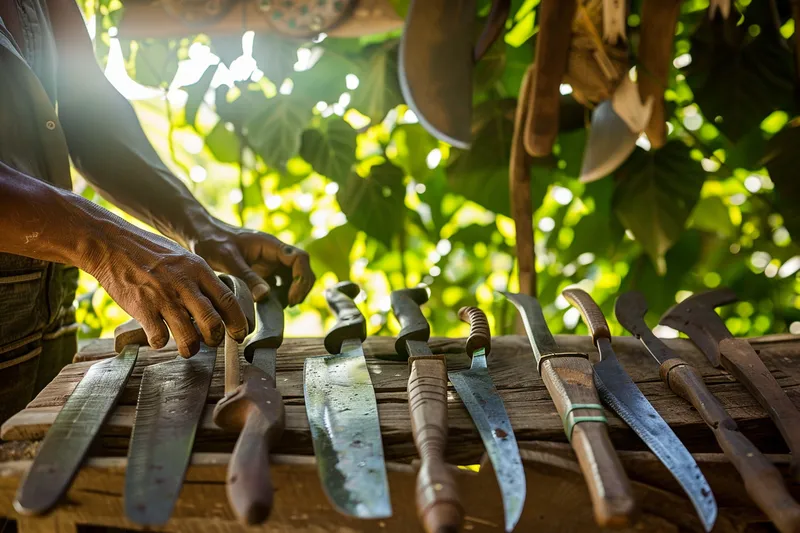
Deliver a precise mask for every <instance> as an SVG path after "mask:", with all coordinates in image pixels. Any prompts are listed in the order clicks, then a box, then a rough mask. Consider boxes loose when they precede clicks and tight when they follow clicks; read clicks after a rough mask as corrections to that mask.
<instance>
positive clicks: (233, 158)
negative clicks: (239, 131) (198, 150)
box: [205, 120, 240, 163]
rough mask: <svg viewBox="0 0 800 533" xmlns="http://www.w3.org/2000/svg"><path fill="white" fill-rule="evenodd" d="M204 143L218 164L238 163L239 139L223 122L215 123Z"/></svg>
mask: <svg viewBox="0 0 800 533" xmlns="http://www.w3.org/2000/svg"><path fill="white" fill-rule="evenodd" d="M205 141H206V146H208V149H209V151H211V154H212V155H213V156H214V157H215V158H216V159H217V161H219V162H220V163H238V162H239V152H240V143H239V137H238V136H237V135H236V132H234V131H233V130H232V129H228V128H227V127H225V123H224V122H223V121H221V120H220V121H219V122H217V124H216V126H214V128H213V129H212V130H211V131H210V132H209V133H208V135H206V139H205Z"/></svg>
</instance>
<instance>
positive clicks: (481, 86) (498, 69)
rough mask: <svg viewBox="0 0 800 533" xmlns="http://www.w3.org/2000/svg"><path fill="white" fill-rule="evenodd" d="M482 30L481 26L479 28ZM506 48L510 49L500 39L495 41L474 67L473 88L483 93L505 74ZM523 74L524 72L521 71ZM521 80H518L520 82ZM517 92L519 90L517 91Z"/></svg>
mask: <svg viewBox="0 0 800 533" xmlns="http://www.w3.org/2000/svg"><path fill="white" fill-rule="evenodd" d="M481 29H482V26H481ZM506 48H510V47H509V46H508V45H507V44H506V42H505V41H504V40H503V39H502V37H501V38H499V39H497V40H496V41H495V42H494V43H492V46H490V47H489V49H488V50H487V51H486V54H484V56H483V57H482V58H481V60H480V61H478V63H477V64H476V65H475V67H474V71H475V72H474V73H473V78H472V79H473V88H474V90H476V91H485V90H486V89H488V88H490V87H492V86H493V85H494V84H495V83H496V82H497V81H498V80H499V79H500V78H501V77H502V76H503V74H504V73H505V70H506ZM523 73H524V71H523ZM521 81H522V79H521V78H520V82H521ZM517 92H519V89H517Z"/></svg>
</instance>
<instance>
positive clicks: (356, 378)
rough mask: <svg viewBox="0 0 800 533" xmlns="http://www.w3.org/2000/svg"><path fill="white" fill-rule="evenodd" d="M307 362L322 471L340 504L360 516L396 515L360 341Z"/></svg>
mask: <svg viewBox="0 0 800 533" xmlns="http://www.w3.org/2000/svg"><path fill="white" fill-rule="evenodd" d="M345 346H347V344H346V343H345V345H344V346H343V348H342V353H341V354H339V355H325V356H320V357H310V358H308V359H306V360H305V365H304V379H303V382H304V387H303V388H304V392H305V403H306V414H307V415H308V423H309V426H310V428H311V437H312V440H313V443H314V455H315V456H316V458H317V465H318V468H319V476H320V479H321V480H322V486H323V488H324V489H325V493H326V494H327V495H328V499H329V500H330V501H331V503H332V504H333V505H334V506H335V507H336V509H337V510H338V511H339V512H341V513H343V514H346V515H351V516H356V517H358V518H388V517H390V516H391V515H392V506H391V502H390V500H389V481H388V479H387V476H386V465H385V463H384V459H383V443H382V440H381V430H380V424H379V419H378V404H377V402H376V400H375V391H374V389H373V388H372V380H371V379H370V377H369V370H367V362H366V359H365V358H364V352H363V350H362V349H361V345H360V343H359V344H358V348H351V349H350V350H345V348H344V347H345Z"/></svg>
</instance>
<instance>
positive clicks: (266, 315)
mask: <svg viewBox="0 0 800 533" xmlns="http://www.w3.org/2000/svg"><path fill="white" fill-rule="evenodd" d="M281 344H283V306H282V305H281V302H280V300H279V298H278V295H276V294H275V293H274V291H273V292H271V293H270V294H269V296H267V298H266V299H264V300H262V301H260V302H258V303H256V328H255V330H254V331H253V333H252V334H251V335H250V337H248V338H247V339H246V340H245V344H244V358H245V359H247V362H248V363H252V362H253V356H254V355H255V351H256V350H258V349H262V348H276V349H277V348H278V347H280V345H281Z"/></svg>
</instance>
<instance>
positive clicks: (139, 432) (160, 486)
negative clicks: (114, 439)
mask: <svg viewBox="0 0 800 533" xmlns="http://www.w3.org/2000/svg"><path fill="white" fill-rule="evenodd" d="M216 358H217V349H216V348H211V347H209V346H206V345H205V344H202V343H201V344H200V351H199V352H198V353H197V354H196V355H194V356H193V357H191V358H189V359H184V358H183V357H180V356H178V357H177V358H176V359H175V360H173V361H167V362H165V363H158V364H155V365H151V366H148V367H147V368H145V370H144V374H143V375H142V384H141V388H140V389H139V401H138V403H137V404H136V417H135V420H134V423H133V432H132V433H131V442H130V447H129V449H128V467H127V470H126V472H125V514H126V516H127V517H128V519H130V520H131V521H132V522H135V523H137V524H141V525H150V526H160V525H163V524H165V523H166V522H167V521H168V520H169V517H170V515H171V514H172V509H173V507H174V506H175V501H176V500H177V499H178V495H179V494H180V491H181V486H182V485H183V478H184V475H185V473H186V468H187V466H188V465H189V459H190V458H191V455H192V445H193V444H194V437H195V432H196V431H197V426H198V424H199V422H200V417H201V416H202V414H203V409H204V408H205V406H206V398H207V396H208V389H209V387H210V386H211V376H212V374H213V372H214V362H215V361H216Z"/></svg>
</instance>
